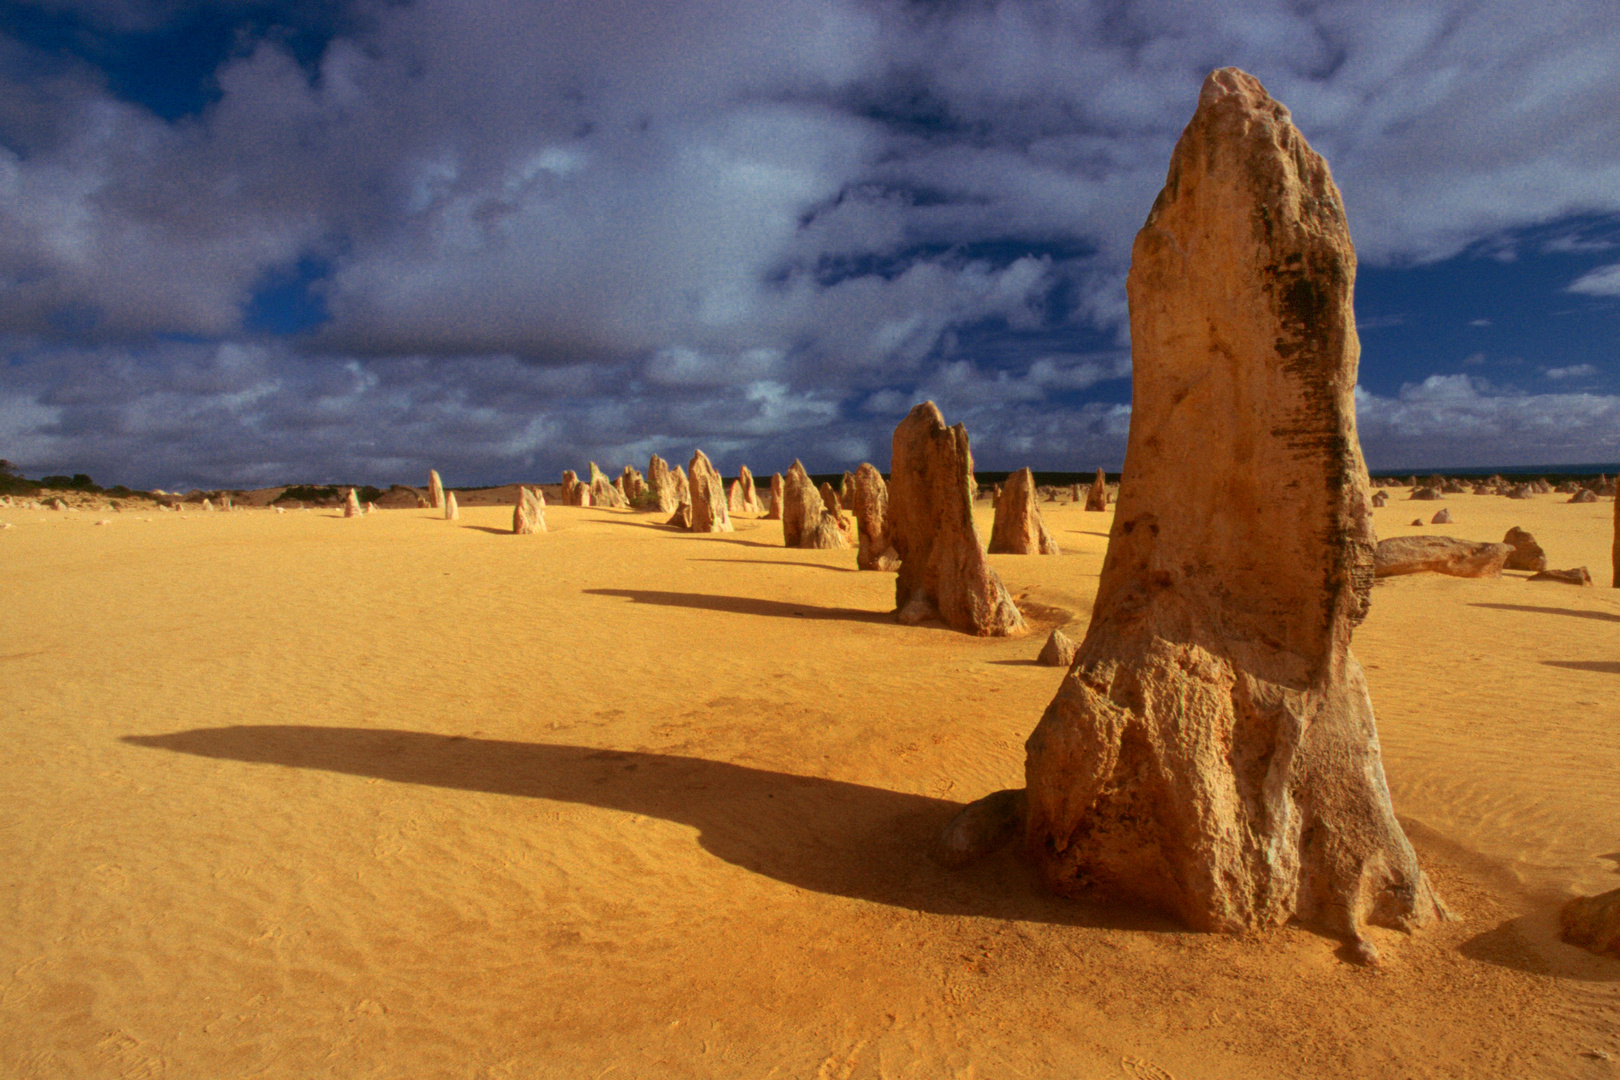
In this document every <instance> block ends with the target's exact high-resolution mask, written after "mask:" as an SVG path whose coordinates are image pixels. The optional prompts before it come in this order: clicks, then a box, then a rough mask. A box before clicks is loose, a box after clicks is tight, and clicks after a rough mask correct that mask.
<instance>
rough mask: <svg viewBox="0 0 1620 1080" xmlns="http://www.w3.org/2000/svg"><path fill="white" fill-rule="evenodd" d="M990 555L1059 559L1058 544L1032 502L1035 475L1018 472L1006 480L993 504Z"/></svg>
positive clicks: (1021, 470)
mask: <svg viewBox="0 0 1620 1080" xmlns="http://www.w3.org/2000/svg"><path fill="white" fill-rule="evenodd" d="M989 550H990V554H992V555H1061V554H1063V553H1062V552H1061V551H1059V550H1058V545H1057V541H1056V540H1054V539H1052V534H1051V533H1050V532H1048V531H1047V529H1046V522H1045V521H1044V520H1043V519H1042V518H1041V508H1040V506H1039V505H1037V504H1036V502H1035V474H1034V473H1033V472H1031V471H1030V470H1029V469H1027V468H1026V469H1019V470H1018V471H1017V472H1015V473H1013V474H1012V475H1011V476H1009V477H1007V484H1006V486H1005V487H1003V488H1002V489H1001V497H1000V498H998V499H997V500H996V518H995V523H994V524H993V525H991V527H990V548H989Z"/></svg>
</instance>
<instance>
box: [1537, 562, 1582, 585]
mask: <svg viewBox="0 0 1620 1080" xmlns="http://www.w3.org/2000/svg"><path fill="white" fill-rule="evenodd" d="M1527 580H1529V581H1556V582H1558V583H1560V584H1562V585H1590V584H1592V574H1591V572H1590V571H1588V570H1587V569H1586V567H1584V566H1577V567H1575V569H1573V570H1543V571H1541V573H1539V574H1531V575H1530V577H1529V578H1528V579H1527Z"/></svg>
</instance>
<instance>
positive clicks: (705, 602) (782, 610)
mask: <svg viewBox="0 0 1620 1080" xmlns="http://www.w3.org/2000/svg"><path fill="white" fill-rule="evenodd" d="M727 561H729V560H727ZM583 591H584V592H585V593H586V594H587V595H590V596H622V597H624V599H626V600H629V601H632V602H633V603H637V604H656V605H658V606H660V607H684V608H695V609H697V610H698V611H728V612H730V613H731V614H733V615H768V616H771V617H773V618H778V619H843V620H847V621H849V622H870V623H890V624H892V623H893V622H894V615H893V613H892V612H888V611H862V610H861V609H860V608H834V607H817V606H816V605H815V604H788V603H784V602H782V601H781V600H756V599H754V598H753V597H749V596H715V595H712V594H710V593H687V592H659V591H657V590H655V589H585V590H583Z"/></svg>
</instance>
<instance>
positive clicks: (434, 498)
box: [428, 469, 571, 510]
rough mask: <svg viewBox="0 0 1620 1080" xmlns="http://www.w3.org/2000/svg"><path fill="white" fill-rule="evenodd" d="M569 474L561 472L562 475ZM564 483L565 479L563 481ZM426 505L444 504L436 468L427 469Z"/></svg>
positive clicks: (435, 506) (438, 505)
mask: <svg viewBox="0 0 1620 1080" xmlns="http://www.w3.org/2000/svg"><path fill="white" fill-rule="evenodd" d="M569 475H571V474H569V473H563V476H564V477H567V476H569ZM564 482H565V483H566V480H565V481H564ZM428 505H429V506H430V507H432V508H433V509H434V510H437V509H438V508H439V507H441V506H443V505H444V481H443V480H441V479H439V470H438V469H429V470H428Z"/></svg>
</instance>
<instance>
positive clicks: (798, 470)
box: [782, 459, 826, 548]
mask: <svg viewBox="0 0 1620 1080" xmlns="http://www.w3.org/2000/svg"><path fill="white" fill-rule="evenodd" d="M825 512H826V507H825V506H824V505H823V504H822V501H821V496H820V495H818V494H816V488H815V485H814V484H812V483H811V482H810V477H809V474H807V473H806V472H805V471H804V466H803V465H801V464H800V463H799V462H798V460H797V459H795V460H794V462H793V464H792V466H791V467H789V469H788V471H787V477H786V478H785V479H784V480H783V482H782V546H783V547H790V548H796V547H799V546H800V542H801V541H802V540H803V539H804V530H805V527H806V525H807V524H812V523H814V522H816V521H819V520H820V519H821V515H822V514H823V513H825Z"/></svg>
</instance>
